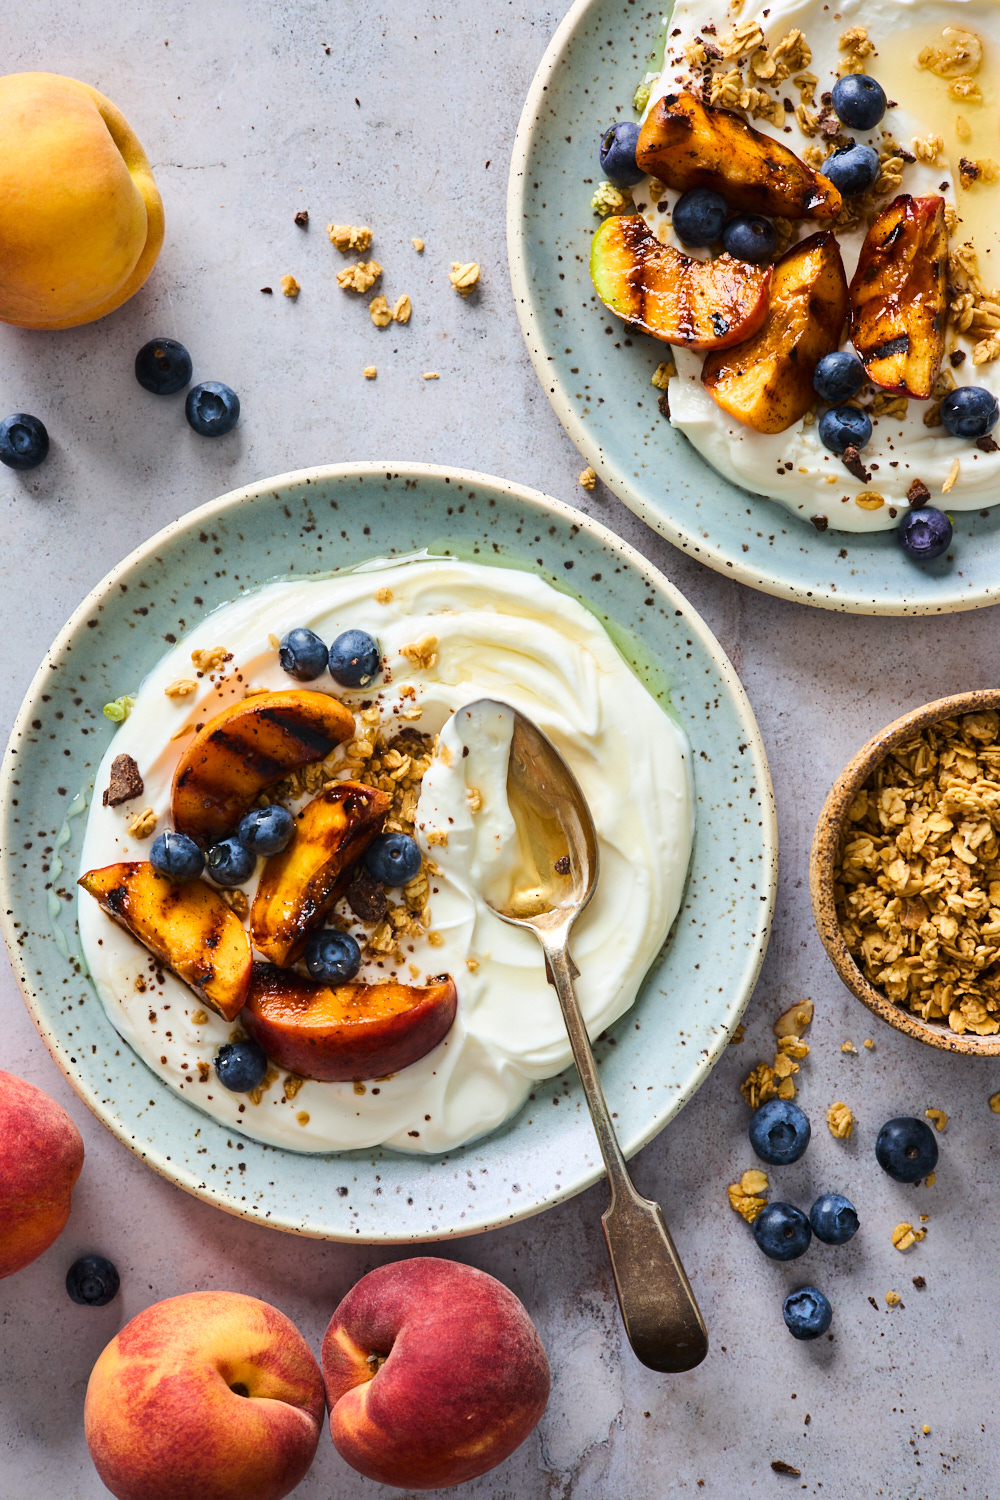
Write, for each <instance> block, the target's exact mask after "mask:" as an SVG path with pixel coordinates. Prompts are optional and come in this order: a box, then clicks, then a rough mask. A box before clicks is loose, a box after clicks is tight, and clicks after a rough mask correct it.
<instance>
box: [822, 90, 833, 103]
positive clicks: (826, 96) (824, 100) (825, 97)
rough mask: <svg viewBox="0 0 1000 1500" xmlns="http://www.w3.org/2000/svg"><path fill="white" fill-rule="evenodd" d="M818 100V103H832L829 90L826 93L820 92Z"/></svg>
mask: <svg viewBox="0 0 1000 1500" xmlns="http://www.w3.org/2000/svg"><path fill="white" fill-rule="evenodd" d="M819 102H820V104H832V103H833V95H832V94H831V93H830V92H829V91H828V92H827V93H825V94H820V96H819Z"/></svg>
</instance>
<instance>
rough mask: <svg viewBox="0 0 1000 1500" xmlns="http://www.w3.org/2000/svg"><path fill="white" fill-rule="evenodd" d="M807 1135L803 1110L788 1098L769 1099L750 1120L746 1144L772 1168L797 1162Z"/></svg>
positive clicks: (809, 1131) (809, 1129) (807, 1130)
mask: <svg viewBox="0 0 1000 1500" xmlns="http://www.w3.org/2000/svg"><path fill="white" fill-rule="evenodd" d="M811 1134H812V1129H811V1127H810V1124H809V1121H808V1119H807V1117H806V1115H805V1113H804V1112H803V1111H802V1110H801V1109H800V1108H799V1106H798V1105H797V1104H793V1103H792V1102H791V1100H789V1099H769V1100H768V1101H767V1103H766V1104H762V1105H761V1107H760V1109H758V1110H757V1112H756V1114H755V1115H754V1117H753V1119H752V1120H751V1121H750V1144H751V1146H752V1147H753V1149H754V1150H755V1151H756V1153H757V1155H758V1156H759V1157H760V1159H761V1161H766V1162H769V1163H770V1165H771V1166H773V1167H786V1166H787V1165H788V1164H789V1162H793V1161H798V1159H799V1157H800V1156H801V1155H802V1154H803V1153H804V1151H805V1149H806V1147H807V1146H808V1144H809V1137H810V1135H811Z"/></svg>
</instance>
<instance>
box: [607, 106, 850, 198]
mask: <svg viewBox="0 0 1000 1500" xmlns="http://www.w3.org/2000/svg"><path fill="white" fill-rule="evenodd" d="M635 159H636V164H637V165H638V166H640V167H641V168H642V170H643V171H644V172H649V173H650V174H651V176H653V177H658V178H659V179H660V181H661V182H665V183H666V184H667V186H668V187H671V188H675V189H676V190H677V191H678V192H681V193H686V192H687V191H688V189H689V188H696V187H707V188H713V189H714V190H715V191H716V192H717V193H721V194H722V196H723V197H724V198H725V200H726V202H727V203H728V204H729V207H730V208H733V209H736V210H737V211H738V212H740V213H750V214H779V215H781V217H782V218H785V219H835V218H836V217H837V215H838V214H839V213H840V208H841V202H842V200H841V196H840V193H839V192H838V190H837V189H836V188H835V187H834V185H833V183H832V182H831V181H830V180H829V178H828V177H824V176H823V174H822V172H814V171H813V169H812V168H811V167H807V166H806V164H805V162H804V161H800V160H799V158H798V157H797V156H796V155H795V152H794V151H789V149H788V147H787V146H783V145H782V144H781V142H780V141H776V140H774V139H772V137H771V136H769V135H764V134H762V132H761V131H759V130H754V128H753V126H752V125H748V124H747V123H746V121H745V120H743V119H741V118H740V116H739V115H737V114H734V113H733V111H732V110H730V109H722V108H721V107H720V106H719V105H715V104H702V103H701V102H700V101H699V100H697V99H696V98H695V97H694V95H693V94H667V95H666V96H665V97H664V98H663V99H660V100H659V101H658V102H657V103H656V104H654V105H653V108H652V109H651V110H650V112H649V114H648V115H647V116H646V119H645V121H644V122H643V126H642V129H641V130H640V132H639V141H638V145H637V146H636V152H635Z"/></svg>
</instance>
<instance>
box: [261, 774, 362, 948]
mask: <svg viewBox="0 0 1000 1500" xmlns="http://www.w3.org/2000/svg"><path fill="white" fill-rule="evenodd" d="M391 805H392V798H391V797H390V796H389V795H388V794H387V793H386V792H380V791H378V790H376V789H375V788H374V787H370V786H362V784H361V782H359V781H341V782H339V783H338V784H337V786H335V787H332V788H331V790H330V791H328V792H321V793H320V795H319V796H318V797H314V798H313V800H312V801H311V802H307V803H306V805H305V807H304V808H303V809H302V811H301V812H300V813H299V814H298V816H297V817H296V819H295V833H294V835H293V837H292V841H291V843H290V844H289V845H288V848H287V849H285V850H284V852H283V853H281V854H274V855H272V856H271V858H270V859H269V860H268V862H267V864H266V865H265V867H264V873H263V875H262V876H261V880H260V884H259V886H258V887H257V894H256V896H255V897H254V902H253V908H252V910H251V913H250V932H251V934H252V936H253V941H254V946H255V947H257V948H259V949H260V951H261V953H263V954H265V955H266V956H267V957H268V958H269V959H270V960H271V961H272V963H275V964H277V965H278V966H279V967H284V966H285V965H286V964H290V963H294V962H295V960H296V958H297V957H298V955H299V953H300V952H301V950H302V947H303V945H304V943H305V940H306V938H307V937H308V936H309V934H310V932H312V930H313V929H314V928H315V927H318V926H319V924H320V923H321V922H322V920H323V918H324V917H325V916H326V914H327V912H328V911H329V910H330V908H331V906H333V904H334V902H335V901H336V900H337V898H338V896H339V895H340V894H341V893H342V891H343V890H344V887H345V884H346V878H347V875H348V872H349V870H350V868H351V866H352V865H353V864H354V862H355V860H357V859H359V858H360V856H361V855H362V854H363V853H364V851H365V849H366V848H367V847H368V845H369V844H370V843H371V841H372V839H373V838H374V837H375V835H376V834H377V833H378V831H379V829H380V828H381V827H382V823H383V820H384V818H385V815H386V813H387V812H388V811H389V808H390V806H391Z"/></svg>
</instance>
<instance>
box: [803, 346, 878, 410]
mask: <svg viewBox="0 0 1000 1500" xmlns="http://www.w3.org/2000/svg"><path fill="white" fill-rule="evenodd" d="M867 378H868V377H867V375H866V373H865V367H864V365H863V364H862V363H861V361H860V359H858V356H857V355H856V354H852V353H851V352H850V350H848V349H837V350H835V351H834V353H833V354H824V355H823V358H822V359H821V360H820V362H819V364H818V365H817V366H816V370H815V373H814V374H813V390H814V391H815V392H816V394H817V396H819V398H820V400H821V401H829V402H831V403H832V404H833V405H834V406H837V405H839V404H840V402H842V401H850V399H851V397H852V396H856V395H857V394H858V392H859V391H860V389H861V387H862V386H863V385H864V383H865V381H866V379H867Z"/></svg>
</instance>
